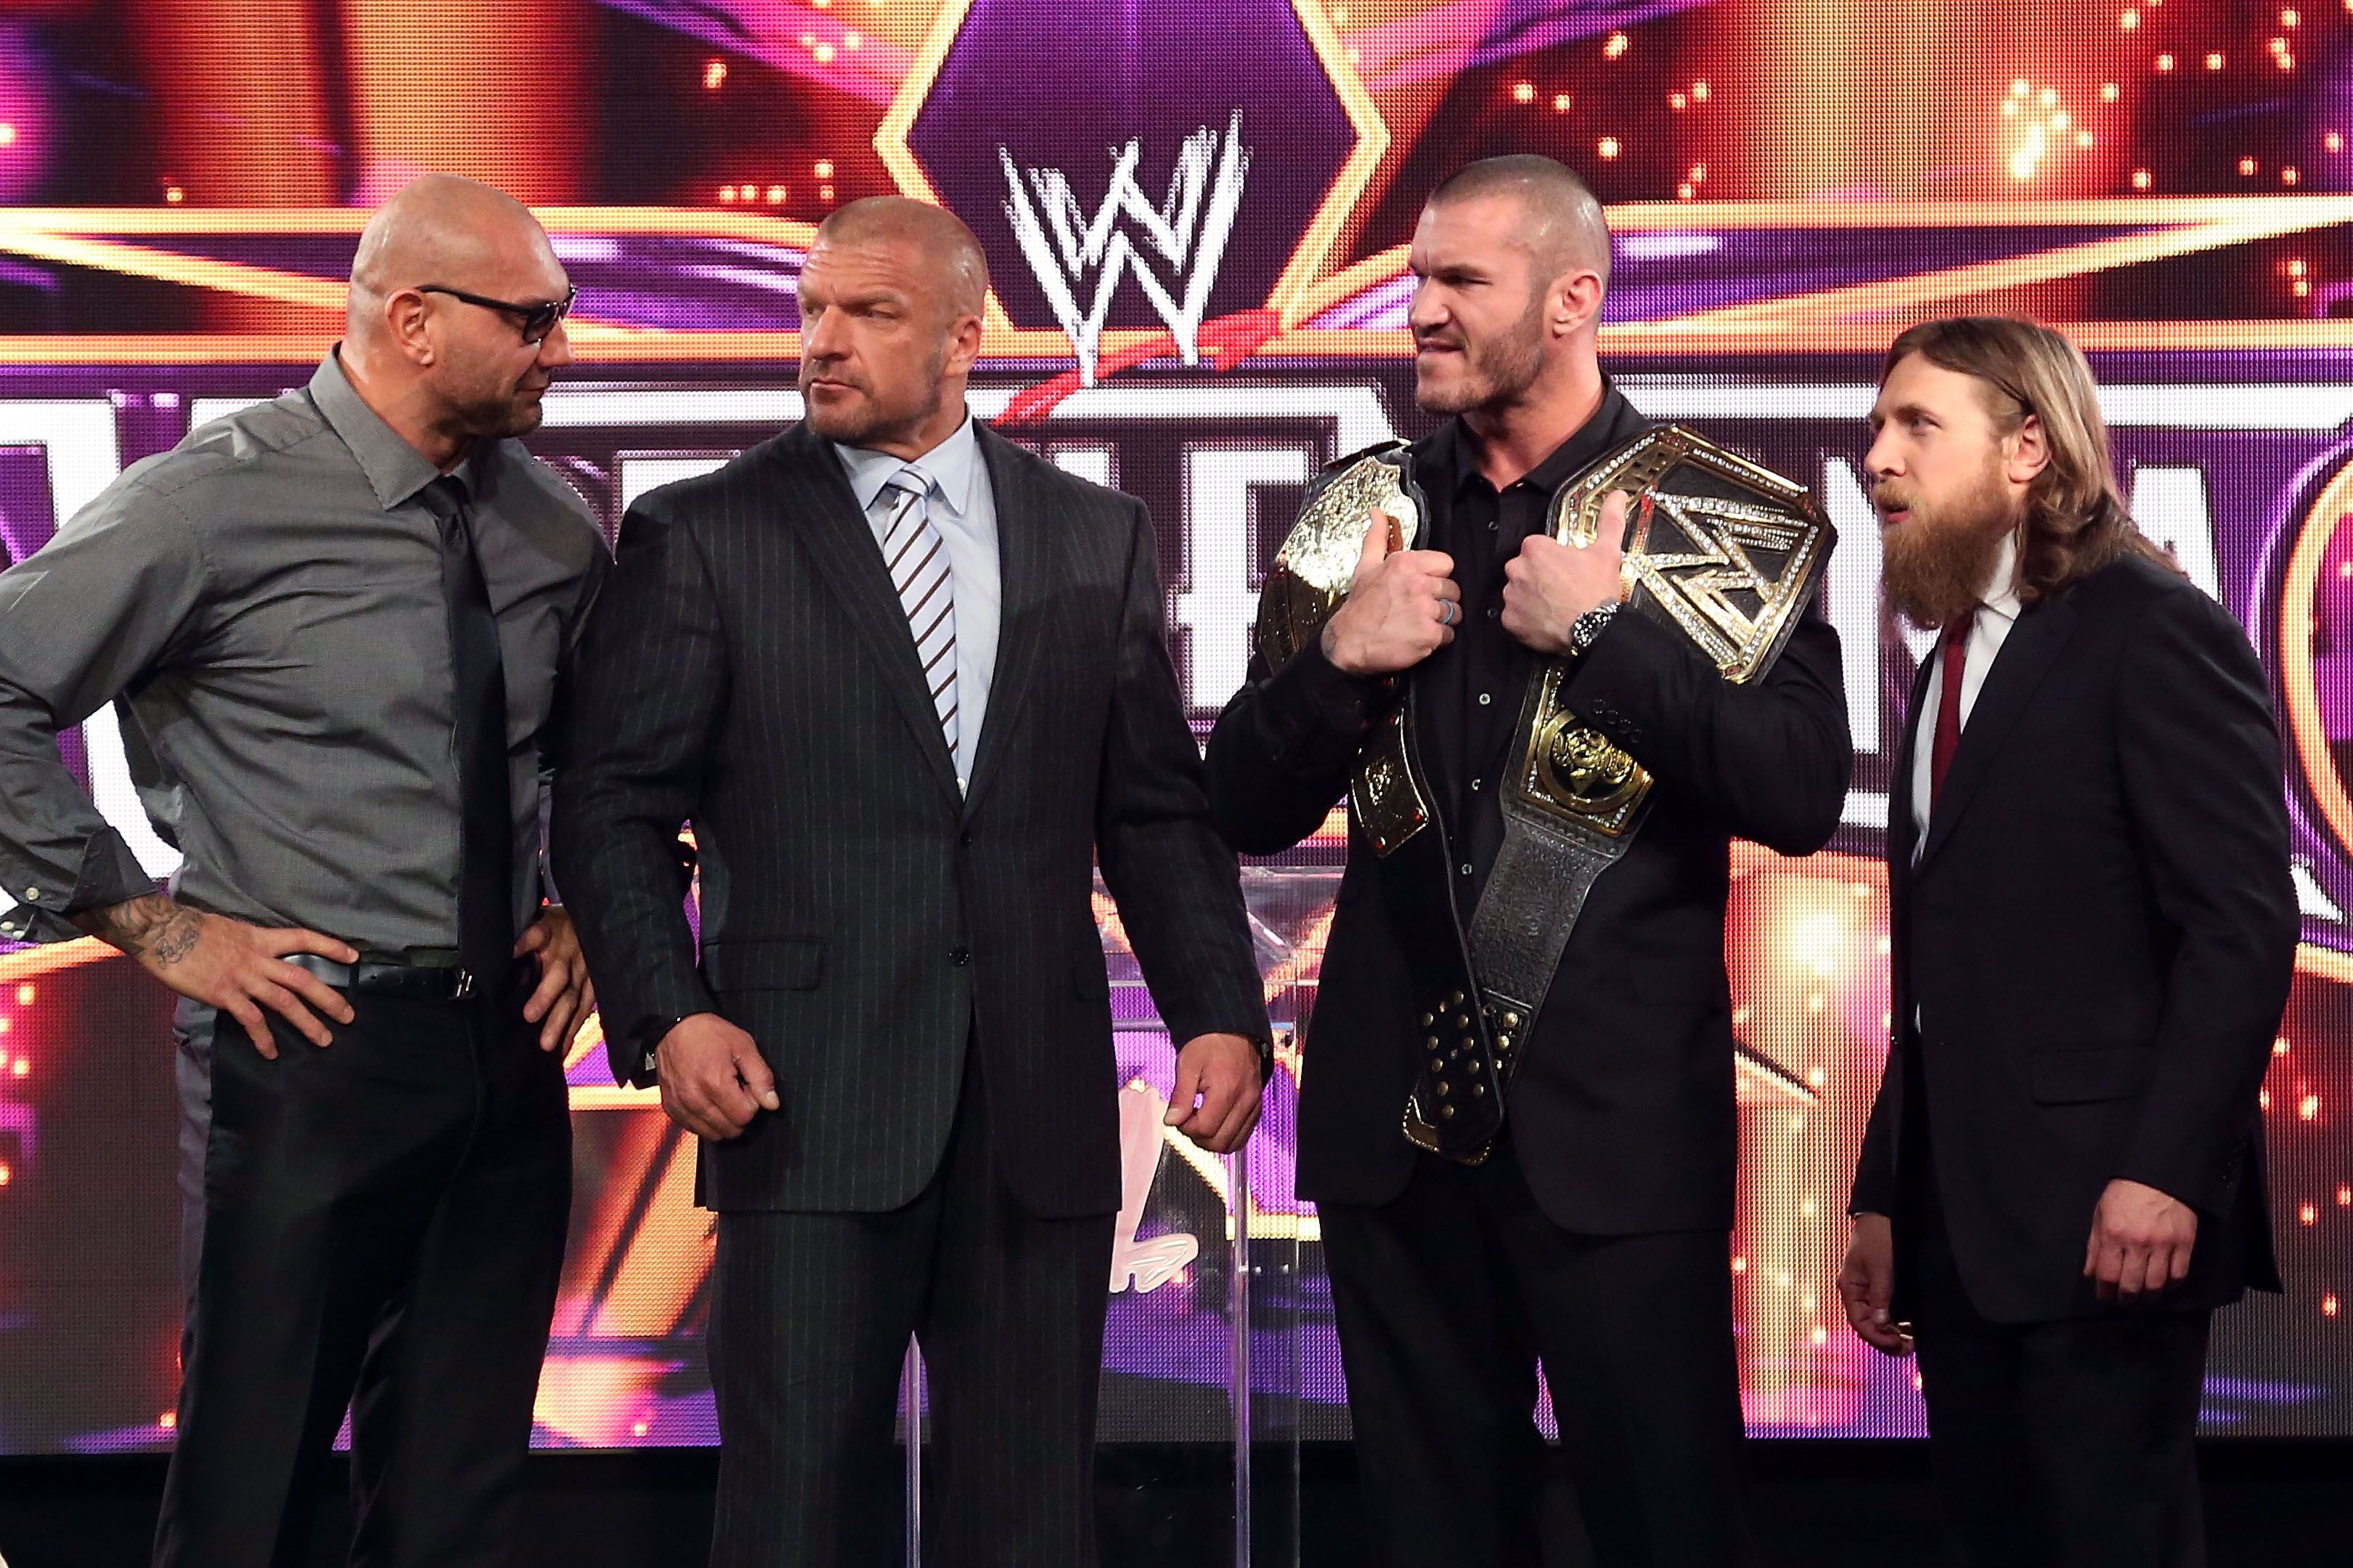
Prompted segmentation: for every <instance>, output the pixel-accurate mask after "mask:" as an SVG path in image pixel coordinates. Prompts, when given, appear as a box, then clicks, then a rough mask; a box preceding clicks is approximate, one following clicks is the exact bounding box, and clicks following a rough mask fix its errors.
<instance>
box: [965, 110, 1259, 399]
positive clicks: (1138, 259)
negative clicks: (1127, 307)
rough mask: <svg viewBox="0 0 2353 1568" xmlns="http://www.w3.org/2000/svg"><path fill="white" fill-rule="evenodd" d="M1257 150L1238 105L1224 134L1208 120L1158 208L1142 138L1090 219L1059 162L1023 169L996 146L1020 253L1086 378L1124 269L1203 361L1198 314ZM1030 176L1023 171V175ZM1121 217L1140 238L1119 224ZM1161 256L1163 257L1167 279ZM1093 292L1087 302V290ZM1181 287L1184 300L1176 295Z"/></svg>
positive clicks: (1122, 160)
mask: <svg viewBox="0 0 2353 1568" xmlns="http://www.w3.org/2000/svg"><path fill="white" fill-rule="evenodd" d="M1112 159H1113V163H1112V173H1111V184H1110V186H1109V188H1107V189H1106V190H1105V191H1104V192H1103V202H1102V204H1101V205H1098V206H1097V207H1096V208H1095V210H1094V214H1093V216H1092V217H1090V216H1088V215H1087V213H1086V211H1085V210H1084V209H1083V208H1082V207H1081V206H1080V205H1079V201H1078V197H1077V196H1075V195H1072V194H1071V182H1070V178H1069V176H1067V175H1065V174H1063V173H1062V171H1061V170H1060V169H1029V170H1027V171H1024V170H1023V169H1021V168H1020V167H1018V165H1017V164H1015V163H1014V162H1013V154H1012V153H1011V152H1010V151H1008V149H1006V148H1004V147H1001V146H1000V147H998V148H997V162H998V163H1000V164H1002V165H1003V166H1004V169H1005V187H1006V189H1007V191H1008V192H1009V193H1010V195H1011V199H1010V200H1008V201H1007V202H1006V204H1005V216H1007V217H1008V218H1009V219H1010V220H1011V221H1012V224H1013V233H1014V235H1015V237H1017V238H1018V240H1019V241H1020V243H1021V255H1022V257H1023V258H1024V259H1026V260H1027V261H1028V262H1029V270H1030V272H1031V273H1033V274H1034V275H1035V276H1036V277H1037V279H1038V286H1039V288H1040V289H1044V290H1045V294H1046V300H1047V302H1048V303H1049V304H1050V305H1051V306H1052V307H1053V310H1054V316H1055V319H1056V320H1057V321H1060V322H1061V324H1062V331H1065V332H1067V333H1068V334H1070V339H1071V348H1072V349H1073V350H1074V351H1075V352H1076V353H1077V354H1078V357H1079V376H1080V379H1081V381H1082V383H1083V384H1085V385H1088V386H1092V385H1093V384H1094V380H1095V359H1096V355H1097V344H1098V342H1100V340H1101V338H1102V336H1103V320H1104V318H1105V317H1107V316H1108V315H1109V314H1110V313H1111V304H1112V297H1113V294H1115V293H1116V292H1117V291H1118V289H1119V280H1120V278H1121V276H1122V275H1123V274H1133V275H1134V279H1135V282H1136V286H1137V287H1138V288H1140V289H1143V290H1144V294H1145V299H1147V300H1150V301H1151V304H1152V309H1153V310H1154V311H1155V313H1157V314H1158V316H1159V317H1160V319H1161V321H1164V322H1166V324H1167V327H1168V331H1169V334H1170V335H1171V336H1173V337H1174V338H1175V339H1176V350H1177V353H1178V354H1179V355H1180V356H1182V358H1183V359H1184V362H1185V363H1187V364H1198V363H1201V352H1200V346H1199V337H1200V331H1201V318H1202V315H1203V313H1204V312H1205V311H1206V310H1208V304H1209V290H1210V289H1212V288H1214V287H1215V286H1216V284H1217V280H1218V263H1219V261H1220V260H1221V259H1222V258H1224V256H1225V252H1226V241H1227V239H1228V238H1229V237H1230V236H1231V235H1232V233H1233V227H1234V216H1235V214H1236V212H1237V211H1238V210H1239V209H1240V206H1241V200H1242V182H1243V180H1244V179H1245V178H1246V177H1247V176H1248V175H1249V174H1250V149H1249V148H1247V147H1245V146H1243V145H1242V117H1241V111H1240V110H1235V111H1234V116H1233V119H1232V120H1231V121H1230V122H1229V123H1228V125H1227V127H1226V133H1225V136H1224V137H1223V138H1222V139H1220V138H1219V135H1218V133H1217V132H1214V131H1212V130H1210V129H1209V127H1208V126H1206V125H1204V126H1202V127H1201V128H1200V129H1199V130H1198V131H1196V132H1194V133H1193V134H1192V135H1190V136H1188V137H1187V138H1186V139H1185V143H1184V145H1183V146H1182V147H1181V148H1179V149H1178V150H1177V153H1176V170H1175V172H1174V173H1172V174H1170V175H1169V178H1168V195H1167V197H1166V199H1165V200H1164V201H1162V202H1161V204H1160V205H1158V206H1156V207H1155V206H1154V205H1152V200H1151V198H1150V197H1149V196H1147V195H1145V193H1144V187H1143V186H1142V185H1140V184H1137V183H1136V177H1135V170H1136V165H1137V164H1138V163H1142V162H1143V160H1144V142H1143V141H1142V139H1141V138H1138V139H1135V140H1134V141H1131V142H1128V144H1127V145H1126V146H1125V147H1124V148H1122V149H1120V150H1118V151H1116V152H1114V153H1113V154H1112ZM1025 175H1026V178H1025ZM1122 215H1124V216H1126V218H1127V219H1128V222H1129V223H1130V224H1131V225H1133V226H1134V232H1135V233H1136V234H1137V235H1138V236H1139V237H1140V243H1139V240H1136V239H1131V238H1130V237H1129V231H1128V229H1127V228H1125V227H1122V226H1120V225H1119V219H1120V217H1121V216H1122ZM1155 258H1157V260H1158V262H1159V263H1160V264H1162V265H1165V267H1166V270H1167V277H1166V279H1163V277H1162V275H1161V272H1160V270H1159V269H1158V268H1157V267H1156V266H1155ZM1084 289H1092V294H1091V295H1090V297H1089V298H1088V300H1087V302H1086V304H1085V306H1084V307H1083V308H1082V307H1081V305H1080V303H1079V295H1080V292H1081V291H1082V290H1084ZM1180 290H1181V298H1180V297H1179V293H1180Z"/></svg>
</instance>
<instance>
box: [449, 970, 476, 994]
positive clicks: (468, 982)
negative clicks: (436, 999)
mask: <svg viewBox="0 0 2353 1568" xmlns="http://www.w3.org/2000/svg"><path fill="white" fill-rule="evenodd" d="M472 994H474V972H473V971H472V970H470V969H467V968H464V967H462V966H461V967H460V968H459V971H458V990H457V993H456V994H454V995H452V996H451V997H450V998H449V1000H451V1001H452V1002H463V1001H464V1000H466V998H468V997H469V996H471V995H472Z"/></svg>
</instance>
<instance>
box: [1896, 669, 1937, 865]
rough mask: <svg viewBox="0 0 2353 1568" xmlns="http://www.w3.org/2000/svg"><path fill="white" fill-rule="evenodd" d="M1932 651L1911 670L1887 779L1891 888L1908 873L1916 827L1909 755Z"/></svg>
mask: <svg viewBox="0 0 2353 1568" xmlns="http://www.w3.org/2000/svg"><path fill="white" fill-rule="evenodd" d="M1933 679H1936V649H1935V648H1933V647H1932V648H1931V649H1930V650H1929V653H1928V657H1927V658H1924V659H1922V660H1921V661H1920V668H1918V669H1916V670H1915V671H1913V673H1912V705H1911V706H1910V707H1908V708H1906V709H1905V710H1904V738H1903V740H1902V741H1901V742H1898V744H1897V748H1896V752H1895V768H1894V773H1893V774H1892V775H1891V776H1890V777H1889V779H1888V783H1887V879H1888V886H1889V887H1890V888H1891V889H1892V888H1894V885H1895V880H1896V879H1897V878H1899V877H1903V878H1908V877H1909V876H1910V875H1911V873H1912V850H1913V847H1914V846H1915V845H1916V844H1918V843H1919V841H1920V829H1919V827H1918V826H1916V825H1915V823H1914V822H1913V820H1912V759H1913V757H1914V756H1915V754H1917V752H1918V751H1919V749H1920V714H1921V710H1923V709H1925V708H1926V707H1927V705H1928V683H1929V682H1930V681H1931V680H1933Z"/></svg>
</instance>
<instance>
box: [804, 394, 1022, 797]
mask: <svg viewBox="0 0 2353 1568" xmlns="http://www.w3.org/2000/svg"><path fill="white" fill-rule="evenodd" d="M833 450H834V455H835V456H837V457H839V458H840V459H841V466H842V468H843V469H844V470H845V471H846V472H847V473H848V474H849V489H850V492H851V493H852V494H853V495H855V496H857V498H858V506H859V510H861V511H863V512H864V513H865V514H866V522H867V526H868V527H870V528H871V529H872V530H873V531H874V548H875V549H876V550H877V551H880V550H881V548H882V533H883V531H884V529H886V528H887V527H889V526H890V521H891V509H890V508H889V507H888V506H884V505H877V504H876V501H877V498H879V497H880V496H881V493H882V487H883V486H884V485H886V484H888V483H889V482H890V479H891V476H892V475H893V474H895V473H897V472H898V471H899V470H900V469H901V468H905V467H906V466H907V464H908V462H909V460H910V459H908V458H894V457H892V455H891V454H890V453H888V452H876V451H872V450H870V449H869V448H867V447H845V446H843V445H841V444H840V443H839V442H838V441H837V442H834V443H833ZM913 462H914V464H915V466H916V467H918V468H922V469H923V471H924V472H925V473H927V474H929V475H931V477H932V495H931V519H932V525H933V526H934V527H935V528H937V529H938V530H939V531H940V542H941V543H942V544H943V545H944V546H946V548H947V552H948V579H949V581H950V583H951V584H953V586H954V590H955V646H956V717H957V720H958V721H959V723H958V730H959V732H958V735H957V738H956V752H955V768H956V788H957V789H959V790H964V789H968V788H970V786H971V780H972V760H973V758H975V757H976V756H977V755H979V754H980V727H981V725H982V724H983V723H985V722H986V721H987V718H988V688H989V683H990V681H991V679H993V678H994V677H995V676H996V673H997V624H998V621H999V618H1000V616H1001V613H1002V605H1003V600H1004V595H1003V590H1002V584H1001V583H1000V580H999V578H998V575H997V497H996V493H995V492H994V491H993V490H991V489H989V485H988V465H987V463H986V462H984V461H983V460H982V458H981V456H980V441H979V438H978V437H976V436H975V435H974V433H973V425H972V417H971V416H969V415H966V416H965V422H964V423H963V424H961V425H959V426H956V428H955V435H953V436H950V437H948V438H947V439H946V440H944V441H943V442H941V443H940V444H939V445H938V446H936V447H933V448H932V449H931V450H930V451H928V452H926V453H924V454H923V456H922V457H920V458H914V459H913ZM910 635H912V634H910Z"/></svg>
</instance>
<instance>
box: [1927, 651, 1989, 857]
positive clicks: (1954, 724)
mask: <svg viewBox="0 0 2353 1568" xmlns="http://www.w3.org/2000/svg"><path fill="white" fill-rule="evenodd" d="M1977 619H1978V616H1977V612H1976V611H1975V610H1970V611H1969V612H1968V614H1966V615H1961V616H1955V617H1954V618H1953V620H1952V622H1951V623H1950V624H1949V625H1947V626H1946V627H1945V641H1944V658H1945V672H1944V674H1945V683H1944V689H1943V690H1942V691H1941V692H1939V693H1938V695H1937V699H1936V742H1935V743H1934V744H1933V745H1932V746H1930V748H1929V751H1928V812H1929V815H1930V816H1934V815H1936V795H1937V793H1938V792H1939V791H1940V790H1942V789H1943V788H1944V787H1945V770H1946V769H1947V768H1949V767H1951V766H1952V765H1953V750H1954V748H1955V747H1957V746H1958V745H1959V744H1960V743H1961V670H1962V668H1963V667H1964V666H1966V665H1967V664H1968V659H1969V628H1970V627H1971V626H1975V625H1977Z"/></svg>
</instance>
